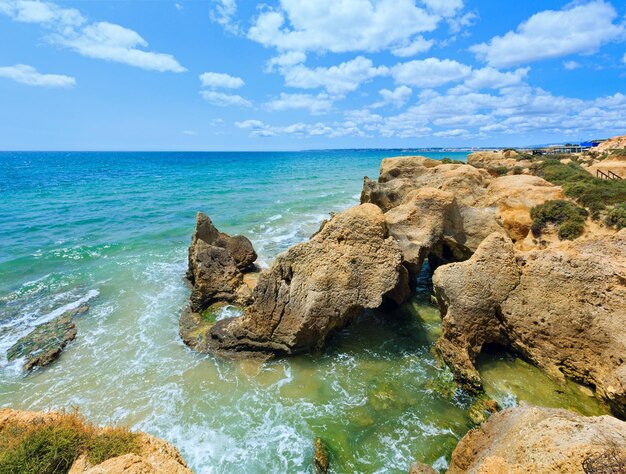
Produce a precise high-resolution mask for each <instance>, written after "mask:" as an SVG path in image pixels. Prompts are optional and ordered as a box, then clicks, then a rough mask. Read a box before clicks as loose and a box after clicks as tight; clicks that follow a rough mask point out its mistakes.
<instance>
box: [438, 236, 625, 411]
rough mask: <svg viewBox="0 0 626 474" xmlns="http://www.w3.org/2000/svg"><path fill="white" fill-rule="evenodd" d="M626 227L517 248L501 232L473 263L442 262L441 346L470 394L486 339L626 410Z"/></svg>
mask: <svg viewBox="0 0 626 474" xmlns="http://www.w3.org/2000/svg"><path fill="white" fill-rule="evenodd" d="M625 275H626V230H623V231H621V232H619V233H618V234H614V235H604V236H597V237H590V238H586V239H579V240H576V241H573V242H562V243H560V244H556V245H553V246H551V247H548V248H547V249H545V250H533V251H530V252H517V251H514V248H513V244H512V242H511V241H510V239H508V238H506V237H504V236H502V235H500V234H493V235H491V236H489V237H488V238H487V239H485V241H484V242H483V243H482V244H481V245H480V246H479V248H478V250H477V251H476V253H475V254H474V255H473V256H472V257H471V258H470V259H469V260H467V261H465V262H459V263H453V264H450V265H446V266H443V267H440V268H438V269H437V270H436V271H435V273H434V275H433V284H434V289H435V294H436V296H437V301H438V302H439V305H440V308H441V311H442V316H443V326H442V336H441V338H440V339H439V341H438V342H437V349H438V350H439V352H440V353H441V355H442V356H443V358H444V359H445V360H446V361H447V362H448V364H449V365H450V367H451V368H452V370H453V372H454V373H455V376H456V378H457V380H458V381H459V382H460V383H461V384H462V385H463V386H464V387H465V388H467V389H468V390H472V391H478V390H480V388H481V382H480V376H479V374H478V372H477V371H476V369H475V367H474V362H475V361H476V358H477V356H478V355H479V354H480V352H481V350H482V348H483V347H484V346H485V345H486V344H498V345H500V346H503V347H506V348H508V349H510V350H512V351H514V352H515V353H517V354H520V355H521V356H523V357H524V358H526V359H528V360H530V361H531V362H533V363H534V364H536V365H538V366H539V367H542V368H543V369H545V370H546V371H547V372H548V373H550V374H551V375H553V376H555V377H558V378H563V377H564V376H569V377H571V378H573V379H575V380H577V381H579V382H582V383H584V384H586V385H589V386H592V387H595V391H596V396H598V397H599V398H600V399H602V400H604V401H605V402H607V403H608V404H609V406H610V407H611V409H612V411H613V412H614V413H615V414H616V415H618V416H621V417H625V416H626V363H625V362H626V361H625V358H624V354H626V331H624V327H625V326H626V277H625Z"/></svg>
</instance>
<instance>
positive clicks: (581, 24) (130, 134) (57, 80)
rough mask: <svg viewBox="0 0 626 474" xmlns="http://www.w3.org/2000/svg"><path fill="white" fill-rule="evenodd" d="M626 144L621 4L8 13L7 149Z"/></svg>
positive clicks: (32, 8) (625, 30)
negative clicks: (622, 140)
mask: <svg viewBox="0 0 626 474" xmlns="http://www.w3.org/2000/svg"><path fill="white" fill-rule="evenodd" d="M621 134H626V3H624V2H609V1H605V0H591V1H589V0H585V1H575V2H572V3H568V2H563V1H553V0H541V1H538V0H527V1H517V2H511V1H502V2H494V1H493V0H419V1H418V0H306V1H304V0H265V1H263V2H256V1H254V0H177V1H170V0H132V1H131V0H128V1H124V0H115V1H101V0H82V1H70V0H68V1H56V2H51V1H32V0H29V1H27V0H0V150H233V151H236V150H302V149H326V148H417V147H461V146H476V147H489V146H503V147H504V146H524V145H532V144H547V143H563V142H566V141H569V142H576V141H580V140H588V139H596V138H605V137H609V136H614V135H621Z"/></svg>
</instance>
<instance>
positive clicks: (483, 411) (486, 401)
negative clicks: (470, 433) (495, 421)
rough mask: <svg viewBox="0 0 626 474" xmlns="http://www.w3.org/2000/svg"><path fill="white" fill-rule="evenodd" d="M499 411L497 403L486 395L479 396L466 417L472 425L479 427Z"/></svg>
mask: <svg viewBox="0 0 626 474" xmlns="http://www.w3.org/2000/svg"><path fill="white" fill-rule="evenodd" d="M499 409H500V407H499V406H498V402H496V401H495V400H492V399H491V398H489V397H487V395H485V394H482V395H479V396H478V397H477V399H476V401H475V402H474V403H473V404H472V406H471V407H470V409H469V412H468V415H469V417H470V420H472V423H474V424H475V425H480V424H482V423H484V422H485V421H487V420H488V419H489V417H490V416H491V415H492V414H494V413H495V412H497V411H498V410H499Z"/></svg>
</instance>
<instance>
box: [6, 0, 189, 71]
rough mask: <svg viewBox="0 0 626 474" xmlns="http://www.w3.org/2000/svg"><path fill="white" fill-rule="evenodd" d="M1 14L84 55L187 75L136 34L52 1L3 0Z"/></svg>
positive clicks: (180, 67) (171, 57)
mask: <svg viewBox="0 0 626 474" xmlns="http://www.w3.org/2000/svg"><path fill="white" fill-rule="evenodd" d="M0 13H2V14H5V15H8V16H9V17H11V18H12V19H13V20H15V21H19V22H25V23H39V24H41V25H43V26H44V27H45V28H47V29H48V30H49V31H51V34H49V35H48V36H47V38H46V39H47V40H48V41H50V42H52V43H54V44H58V45H61V46H64V47H67V48H70V49H72V50H73V51H75V52H77V53H79V54H80V55H82V56H86V57H90V58H97V59H104V60H107V61H115V62H119V63H123V64H128V65H130V66H135V67H139V68H142V69H148V70H154V71H171V72H184V71H186V69H185V68H184V67H183V66H181V65H180V64H179V63H178V61H177V60H176V58H174V56H172V55H171V54H163V53H156V52H152V51H144V50H143V49H140V48H146V47H147V46H148V42H147V41H146V40H145V39H143V38H142V37H141V36H140V35H139V34H138V33H137V32H136V31H134V30H131V29H128V28H124V27H123V26H120V25H116V24H113V23H108V22H96V23H91V24H89V23H88V22H87V20H86V18H85V17H83V16H82V15H81V14H80V12H79V11H78V10H76V9H73V8H62V7H59V6H58V5H56V4H54V3H52V2H42V1H31V0H1V1H0Z"/></svg>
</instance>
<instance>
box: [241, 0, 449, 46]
mask: <svg viewBox="0 0 626 474" xmlns="http://www.w3.org/2000/svg"><path fill="white" fill-rule="evenodd" d="M426 3H428V4H429V5H430V6H431V7H432V8H435V9H439V10H440V8H438V7H436V5H437V4H439V3H442V2H439V1H435V0H432V1H430V0H429V1H428V2H426ZM459 3H461V2H460V0H446V1H445V2H443V3H442V4H445V6H444V7H443V10H445V11H446V12H448V11H450V10H451V9H456V6H455V5H456V4H459ZM440 20H441V16H440V15H439V14H435V13H434V12H433V11H430V10H429V9H428V8H422V7H420V6H417V5H416V4H415V2H414V1H413V0H378V1H373V0H317V1H315V2H303V1H300V0H280V6H279V7H278V8H276V9H266V10H265V11H263V12H261V14H260V15H259V16H258V17H257V18H256V19H255V21H254V24H253V26H252V27H251V28H250V29H249V31H248V37H249V38H250V39H252V40H254V41H257V42H259V43H261V44H263V45H264V46H271V47H275V48H278V49H279V50H283V51H286V50H296V51H303V52H304V51H316V52H325V51H330V52H334V53H345V52H350V51H381V50H384V49H388V48H396V47H403V46H407V45H409V44H411V43H412V39H413V38H414V36H415V35H419V34H420V33H424V32H429V31H433V30H434V29H435V28H436V27H437V24H438V22H439V21H440Z"/></svg>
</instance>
